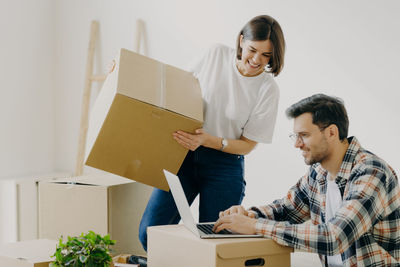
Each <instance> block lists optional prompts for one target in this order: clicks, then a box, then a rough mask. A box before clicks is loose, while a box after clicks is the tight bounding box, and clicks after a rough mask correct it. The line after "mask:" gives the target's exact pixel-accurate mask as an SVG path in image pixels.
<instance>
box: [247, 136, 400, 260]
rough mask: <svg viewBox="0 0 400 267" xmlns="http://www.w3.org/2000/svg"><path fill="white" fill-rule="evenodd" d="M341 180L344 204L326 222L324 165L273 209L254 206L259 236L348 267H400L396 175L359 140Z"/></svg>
mask: <svg viewBox="0 0 400 267" xmlns="http://www.w3.org/2000/svg"><path fill="white" fill-rule="evenodd" d="M349 143H350V145H349V147H348V149H347V152H346V154H345V157H344V159H343V162H342V165H341V168H340V170H339V173H338V175H337V177H336V180H335V181H336V183H337V184H338V186H339V189H340V192H341V194H342V198H343V203H342V206H341V207H340V209H339V210H338V211H337V213H336V215H335V217H334V218H332V219H331V220H329V221H326V220H325V214H326V213H325V197H326V187H327V182H326V176H327V171H326V170H324V169H323V168H322V167H321V165H320V164H319V163H317V164H314V165H312V166H311V167H310V168H309V170H308V172H307V174H306V175H305V176H303V177H302V178H301V179H300V180H299V181H298V183H297V184H296V185H295V186H293V187H292V188H291V189H290V190H289V192H288V194H287V195H286V197H284V198H282V199H280V200H276V201H274V202H273V203H272V204H271V205H267V206H262V207H258V208H256V207H253V208H251V209H252V210H254V211H255V213H256V214H257V215H256V216H257V217H258V221H257V224H256V228H257V232H258V233H261V234H263V235H265V236H266V237H270V238H272V239H273V240H275V241H276V242H277V243H279V244H282V245H285V246H290V247H294V248H297V249H300V250H303V251H308V252H314V253H318V254H320V258H321V262H322V263H323V264H325V262H326V256H325V255H335V254H338V253H340V254H341V257H342V260H343V264H344V266H352V267H353V266H400V188H399V183H398V179H397V176H396V174H395V172H394V170H393V169H392V168H391V167H390V166H389V165H388V164H387V163H386V162H385V161H383V160H382V159H380V158H378V157H377V156H375V155H374V154H372V153H371V152H369V151H367V150H365V149H363V148H362V147H361V146H360V143H359V142H358V141H357V139H356V138H355V137H351V138H349Z"/></svg>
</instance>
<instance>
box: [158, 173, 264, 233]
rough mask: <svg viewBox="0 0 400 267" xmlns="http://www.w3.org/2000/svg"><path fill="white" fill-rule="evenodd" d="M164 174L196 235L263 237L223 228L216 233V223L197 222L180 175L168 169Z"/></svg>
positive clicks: (179, 209)
mask: <svg viewBox="0 0 400 267" xmlns="http://www.w3.org/2000/svg"><path fill="white" fill-rule="evenodd" d="M164 174H165V177H166V178H167V182H168V185H169V188H170V189H171V192H172V196H173V197H174V201H175V204H176V207H177V208H178V211H179V214H180V216H181V219H182V221H183V224H184V225H185V227H186V228H188V229H189V230H190V231H191V232H192V233H193V234H195V235H196V236H198V237H200V238H233V237H234V238H237V237H262V235H260V234H255V235H242V234H238V233H233V232H230V231H229V230H222V231H220V232H218V233H214V232H213V231H212V228H213V227H214V223H197V224H196V223H195V221H194V218H193V215H192V212H191V210H190V207H189V203H188V201H187V199H186V196H185V193H184V192H183V188H182V185H181V182H180V181H179V177H178V176H176V175H175V174H172V173H170V172H169V171H167V170H164Z"/></svg>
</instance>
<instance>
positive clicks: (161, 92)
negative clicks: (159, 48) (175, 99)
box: [157, 63, 167, 108]
mask: <svg viewBox="0 0 400 267" xmlns="http://www.w3.org/2000/svg"><path fill="white" fill-rule="evenodd" d="M158 70H159V75H158V77H159V79H160V81H159V82H160V83H159V84H160V86H159V89H158V95H157V97H158V103H157V105H158V106H159V107H162V108H166V106H167V99H166V92H165V91H166V73H165V72H166V71H165V64H162V63H159V64H158Z"/></svg>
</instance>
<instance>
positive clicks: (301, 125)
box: [293, 113, 329, 165]
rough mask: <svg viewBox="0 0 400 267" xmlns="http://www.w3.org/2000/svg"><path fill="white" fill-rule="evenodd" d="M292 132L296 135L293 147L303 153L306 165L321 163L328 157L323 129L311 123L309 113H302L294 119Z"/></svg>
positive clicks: (327, 144) (327, 146)
mask: <svg viewBox="0 0 400 267" xmlns="http://www.w3.org/2000/svg"><path fill="white" fill-rule="evenodd" d="M293 131H294V134H295V135H296V136H297V139H296V141H295V147H297V148H299V149H300V150H301V151H302V152H303V153H302V154H303V157H304V162H305V163H306V164H307V165H312V164H314V163H318V162H319V163H321V164H322V163H323V162H324V161H325V160H328V157H329V143H328V141H327V138H326V136H325V130H322V131H321V130H320V128H319V127H318V126H317V125H315V124H313V123H312V115H311V113H304V114H302V115H300V116H298V117H297V118H295V119H294V127H293Z"/></svg>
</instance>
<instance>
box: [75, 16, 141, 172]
mask: <svg viewBox="0 0 400 267" xmlns="http://www.w3.org/2000/svg"><path fill="white" fill-rule="evenodd" d="M98 30H99V23H98V22H97V21H92V23H91V26H90V37H89V47H88V54H87V63H86V75H85V84H84V88H83V98H82V109H81V122H80V126H79V140H78V151H77V157H76V165H75V172H74V175H75V176H79V175H82V174H83V167H84V161H85V148H86V139H87V131H88V127H89V105H90V95H91V89H92V84H93V82H101V83H102V82H104V80H105V79H106V77H107V74H101V75H94V74H93V65H94V51H95V43H96V39H97V34H98ZM144 33H145V31H144V23H143V21H142V20H140V19H138V20H137V21H136V42H135V52H137V53H139V51H140V46H141V43H142V41H143V42H146V38H145V36H144ZM142 37H143V40H142ZM146 47H147V44H146V43H144V50H145V51H144V54H145V55H146V54H147V51H146V49H145V48H146Z"/></svg>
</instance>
